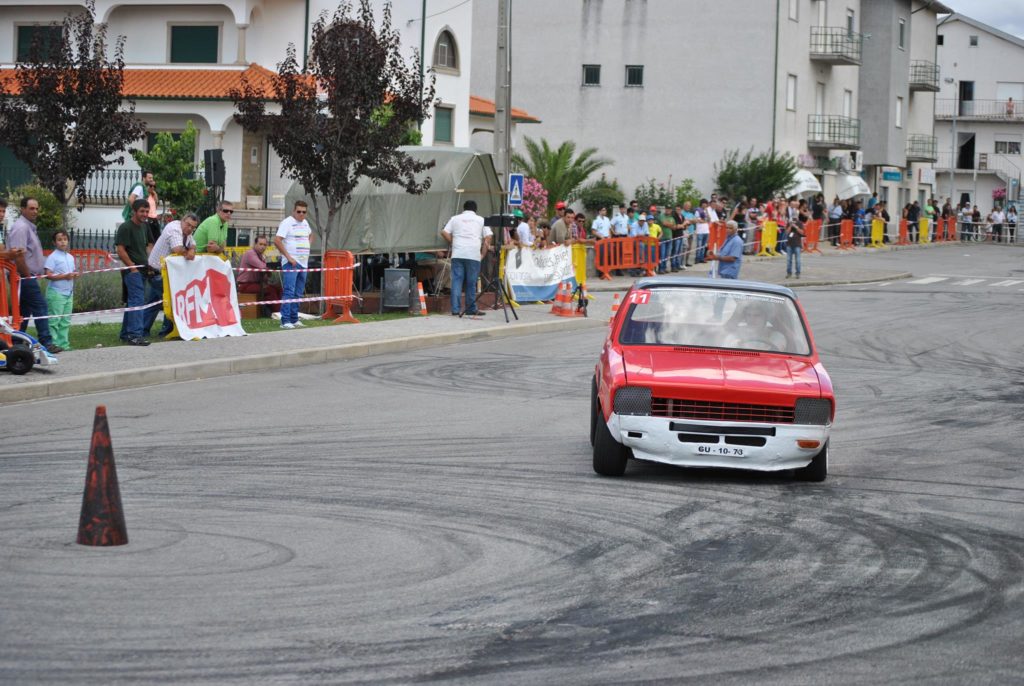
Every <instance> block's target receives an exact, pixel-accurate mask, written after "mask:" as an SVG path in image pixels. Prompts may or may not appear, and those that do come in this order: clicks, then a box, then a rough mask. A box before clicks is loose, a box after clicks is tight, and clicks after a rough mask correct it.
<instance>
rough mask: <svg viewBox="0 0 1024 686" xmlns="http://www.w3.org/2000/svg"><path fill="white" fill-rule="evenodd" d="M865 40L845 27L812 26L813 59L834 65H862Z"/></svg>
mask: <svg viewBox="0 0 1024 686" xmlns="http://www.w3.org/2000/svg"><path fill="white" fill-rule="evenodd" d="M863 46H864V39H863V37H862V36H861V34H859V33H857V32H856V31H850V30H848V29H847V28H846V27H845V26H812V27H811V59H813V60H820V61H825V62H832V63H834V64H860V61H861V51H862V49H863Z"/></svg>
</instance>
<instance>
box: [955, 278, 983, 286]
mask: <svg viewBox="0 0 1024 686" xmlns="http://www.w3.org/2000/svg"><path fill="white" fill-rule="evenodd" d="M984 280H985V279H964V280H963V281H954V282H953V285H954V286H973V285H974V284H976V283H981V282H982V281H984Z"/></svg>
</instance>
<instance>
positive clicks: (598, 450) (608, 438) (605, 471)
mask: <svg viewBox="0 0 1024 686" xmlns="http://www.w3.org/2000/svg"><path fill="white" fill-rule="evenodd" d="M598 415H599V416H597V417H595V418H594V420H595V424H596V426H595V427H594V471H595V472H597V473H598V474H600V475H602V476H622V475H623V474H625V473H626V460H627V459H628V458H629V449H628V448H626V446H624V445H622V444H621V443H619V442H618V441H616V440H615V439H614V438H612V432H611V431H609V430H608V424H607V423H606V422H605V421H604V414H603V413H601V410H600V405H599V406H598Z"/></svg>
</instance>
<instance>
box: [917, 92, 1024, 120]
mask: <svg viewBox="0 0 1024 686" xmlns="http://www.w3.org/2000/svg"><path fill="white" fill-rule="evenodd" d="M954 116H956V117H962V118H964V119H987V120H992V121H1007V122H1013V123H1015V124H1021V123H1024V103H1018V102H1015V101H1013V100H1010V99H1007V100H960V99H957V98H936V99H935V118H936V119H952V118H953V117H954Z"/></svg>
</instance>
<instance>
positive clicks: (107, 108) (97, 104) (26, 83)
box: [0, 0, 146, 225]
mask: <svg viewBox="0 0 1024 686" xmlns="http://www.w3.org/2000/svg"><path fill="white" fill-rule="evenodd" d="M85 9H86V11H84V12H78V13H75V14H69V15H68V16H67V17H65V19H64V22H63V24H62V25H61V39H60V41H52V42H46V41H44V39H43V35H44V32H42V31H37V32H36V35H35V39H34V40H33V41H32V46H31V49H30V51H29V56H28V59H26V60H24V61H19V62H18V64H17V65H16V67H15V76H14V79H13V80H12V82H11V83H8V84H4V83H0V140H2V141H3V142H4V144H5V145H6V146H7V147H8V148H10V149H11V152H12V153H13V154H14V156H15V157H17V158H18V159H19V160H21V161H22V162H24V163H25V164H26V165H28V167H29V169H31V170H32V173H33V174H35V176H36V178H37V179H39V183H40V185H42V186H43V187H45V188H47V189H48V190H49V191H50V192H51V193H53V194H54V196H56V197H57V199H58V200H60V202H61V205H62V206H66V205H67V203H68V200H70V196H71V187H73V188H74V189H75V193H76V194H77V196H78V200H79V204H81V203H84V202H85V191H86V189H85V180H86V178H87V177H88V176H89V174H91V173H93V172H95V171H99V170H101V169H104V168H106V167H107V166H108V165H110V164H111V163H112V162H115V161H116V162H117V163H118V164H122V163H123V162H124V157H123V155H122V156H120V157H116V158H115V157H114V156H115V155H117V154H118V153H120V152H121V151H123V150H124V149H125V148H127V147H128V146H129V145H130V144H131V143H132V142H133V141H136V140H138V139H139V138H141V137H142V135H143V134H144V133H145V131H146V128H145V125H144V124H143V123H142V122H140V121H139V120H137V119H136V118H135V105H134V103H132V102H130V101H124V100H122V97H121V91H122V86H123V83H124V36H118V37H117V40H116V41H115V43H114V48H113V57H112V58H108V57H107V28H106V25H105V24H103V25H98V26H97V25H96V7H95V3H94V2H93V0H87V2H86V7H85ZM69 181H70V182H71V187H69V184H68V182H69ZM66 222H67V214H66V212H65V213H64V223H65V225H66Z"/></svg>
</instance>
